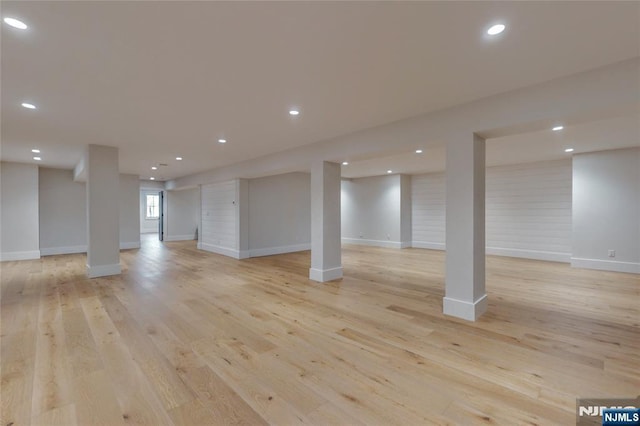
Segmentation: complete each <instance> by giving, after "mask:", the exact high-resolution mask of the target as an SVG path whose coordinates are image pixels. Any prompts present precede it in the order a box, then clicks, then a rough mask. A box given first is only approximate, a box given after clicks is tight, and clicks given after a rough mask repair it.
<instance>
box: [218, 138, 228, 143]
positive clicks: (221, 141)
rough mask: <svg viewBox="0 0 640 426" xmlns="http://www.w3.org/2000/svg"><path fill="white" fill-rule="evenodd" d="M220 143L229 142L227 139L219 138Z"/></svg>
mask: <svg viewBox="0 0 640 426" xmlns="http://www.w3.org/2000/svg"><path fill="white" fill-rule="evenodd" d="M218 143H227V140H226V139H218Z"/></svg>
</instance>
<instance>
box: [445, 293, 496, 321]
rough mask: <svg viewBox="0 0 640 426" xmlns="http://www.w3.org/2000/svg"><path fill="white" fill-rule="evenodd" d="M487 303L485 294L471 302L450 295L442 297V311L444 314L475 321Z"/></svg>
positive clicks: (484, 310)
mask: <svg viewBox="0 0 640 426" xmlns="http://www.w3.org/2000/svg"><path fill="white" fill-rule="evenodd" d="M487 305H488V300H487V295H486V294H485V295H483V296H482V297H481V298H479V299H478V300H476V301H475V302H473V303H471V302H465V301H464V300H458V299H452V298H450V297H443V298H442V312H443V313H444V314H445V315H450V316H452V317H457V318H462V319H464V320H467V321H475V320H477V319H478V318H480V315H482V314H484V313H485V312H486V311H487Z"/></svg>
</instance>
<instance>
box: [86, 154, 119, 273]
mask: <svg viewBox="0 0 640 426" xmlns="http://www.w3.org/2000/svg"><path fill="white" fill-rule="evenodd" d="M85 167H86V171H87V185H86V188H87V276H88V277H89V278H95V277H103V276H107V275H117V274H119V273H120V272H121V268H120V241H119V240H120V197H119V188H120V177H119V174H118V148H114V147H110V146H101V145H89V146H88V147H87V151H86V156H85Z"/></svg>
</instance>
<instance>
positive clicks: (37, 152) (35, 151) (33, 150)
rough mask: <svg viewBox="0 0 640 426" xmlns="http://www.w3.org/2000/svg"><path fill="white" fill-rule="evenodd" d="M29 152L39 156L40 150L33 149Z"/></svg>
mask: <svg viewBox="0 0 640 426" xmlns="http://www.w3.org/2000/svg"><path fill="white" fill-rule="evenodd" d="M31 152H33V153H34V154H40V150H39V149H36V148H33V149H32V150H31Z"/></svg>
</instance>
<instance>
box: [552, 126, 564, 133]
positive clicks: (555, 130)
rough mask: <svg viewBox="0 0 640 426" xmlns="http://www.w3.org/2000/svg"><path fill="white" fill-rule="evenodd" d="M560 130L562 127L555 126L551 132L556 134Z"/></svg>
mask: <svg viewBox="0 0 640 426" xmlns="http://www.w3.org/2000/svg"><path fill="white" fill-rule="evenodd" d="M562 129H564V126H555V127H553V128H552V129H551V130H553V131H554V132H557V131H559V130H562Z"/></svg>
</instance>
